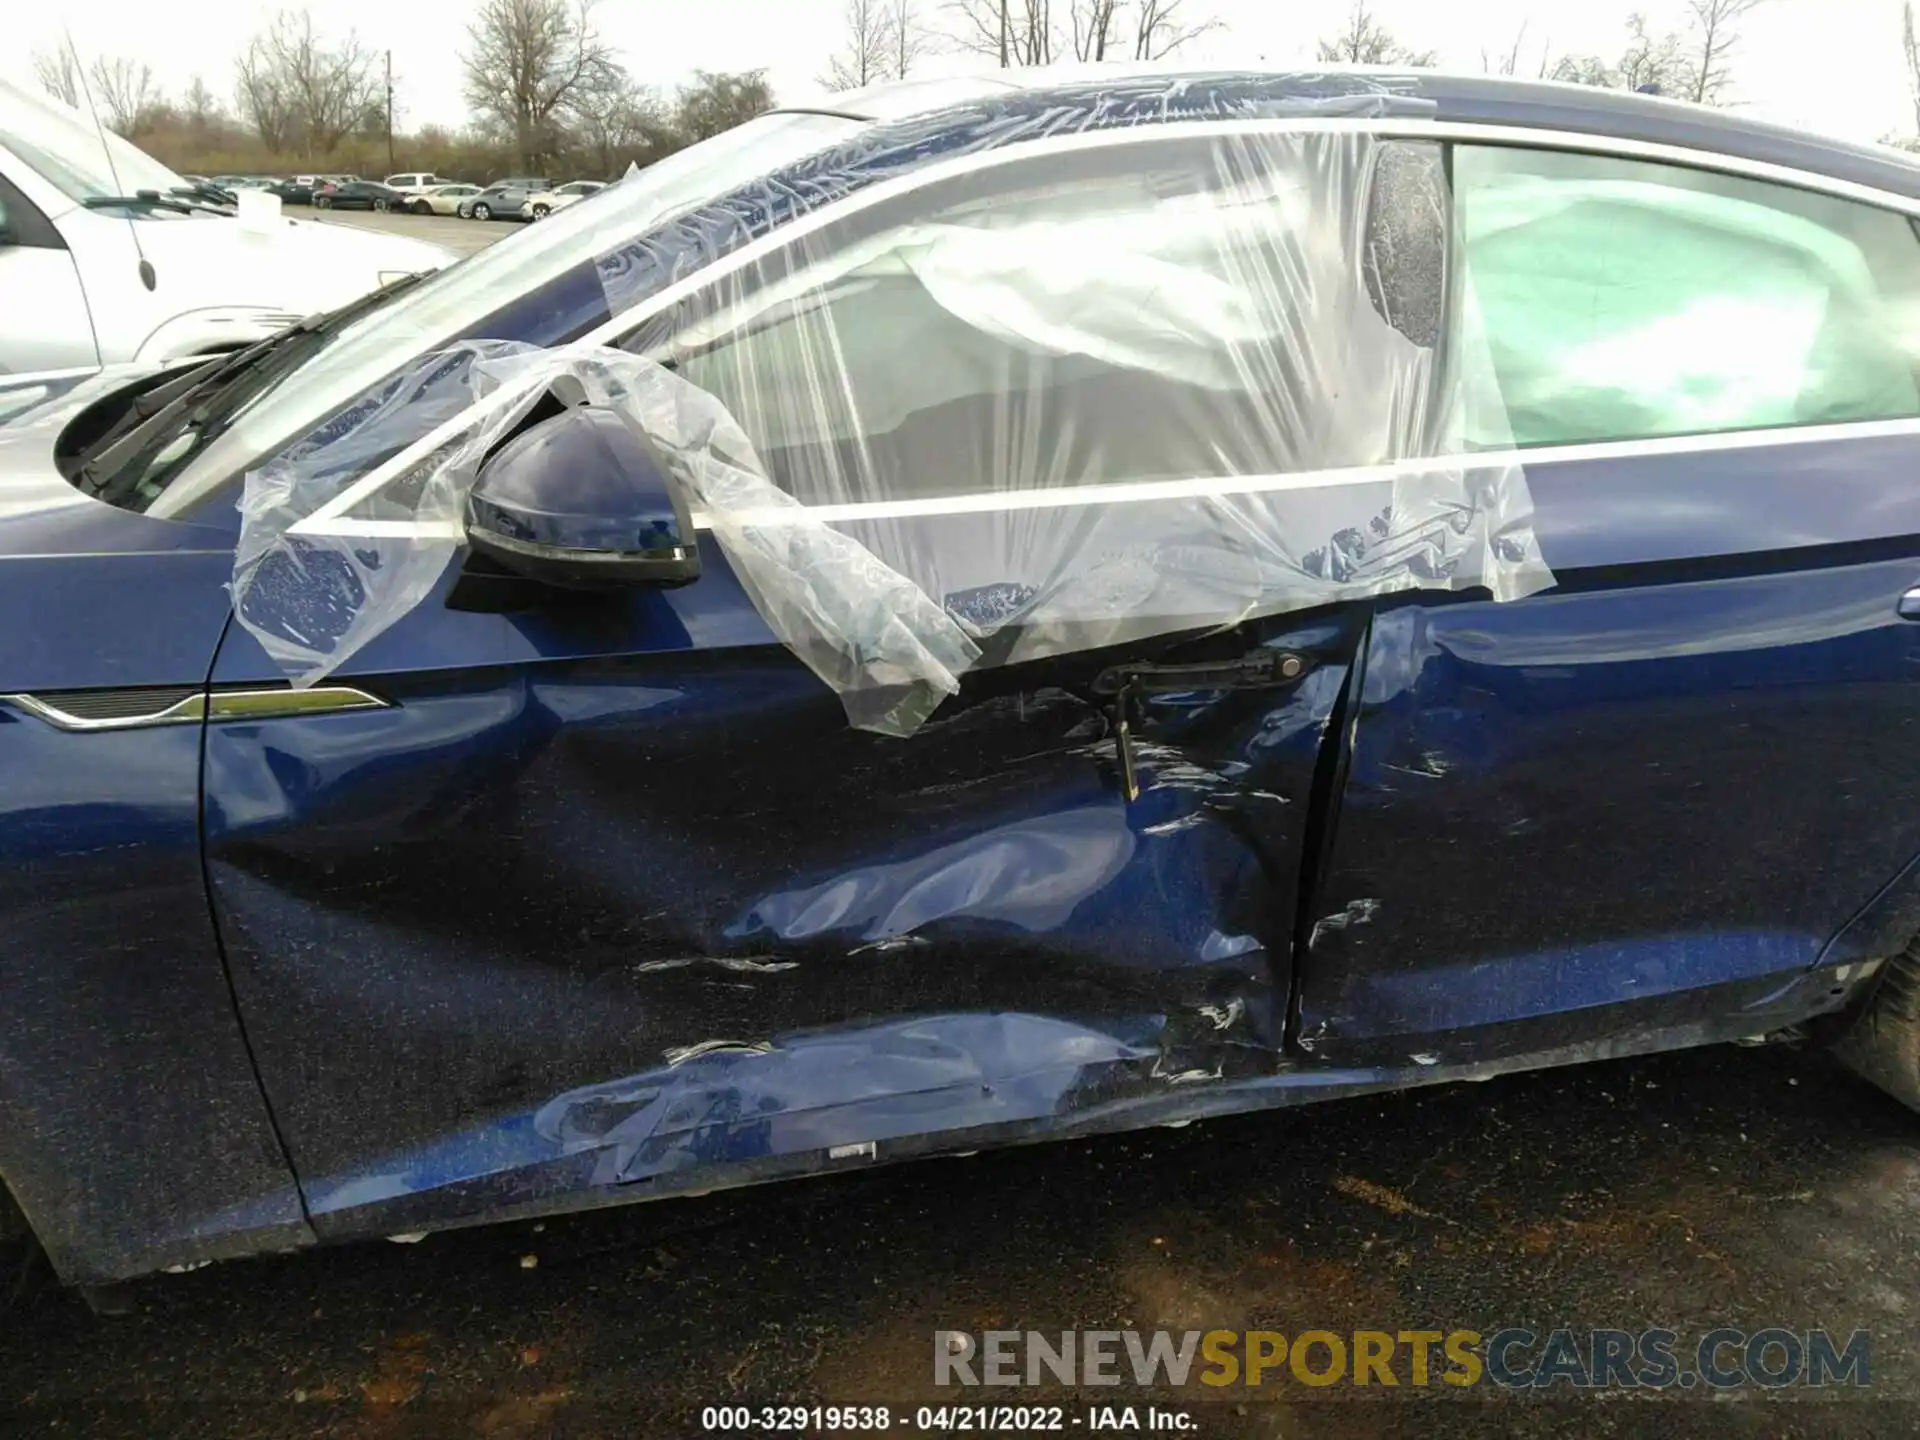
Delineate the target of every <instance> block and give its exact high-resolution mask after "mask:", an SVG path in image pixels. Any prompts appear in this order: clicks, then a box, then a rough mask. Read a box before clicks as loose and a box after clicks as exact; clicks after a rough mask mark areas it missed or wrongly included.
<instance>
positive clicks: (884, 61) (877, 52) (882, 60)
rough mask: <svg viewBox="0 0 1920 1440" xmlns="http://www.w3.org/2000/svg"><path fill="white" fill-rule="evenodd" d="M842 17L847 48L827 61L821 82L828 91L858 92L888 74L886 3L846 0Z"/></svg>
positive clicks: (889, 39)
mask: <svg viewBox="0 0 1920 1440" xmlns="http://www.w3.org/2000/svg"><path fill="white" fill-rule="evenodd" d="M842 18H843V20H844V22H845V24H846V27H847V43H846V48H845V49H843V50H841V51H840V53H839V54H837V55H835V56H834V57H833V58H832V59H831V60H829V61H828V62H827V73H826V76H825V78H824V79H823V80H822V82H821V83H822V84H824V85H825V86H826V87H827V88H828V89H829V90H859V89H863V88H865V87H866V86H868V85H871V84H873V83H874V81H876V80H878V79H879V78H880V77H881V76H883V75H885V74H887V73H888V61H889V59H890V58H891V55H892V51H893V39H892V36H891V35H890V34H889V33H888V28H889V25H890V23H891V20H892V16H891V14H890V12H889V9H888V6H887V3H886V0H847V8H846V10H845V11H844V12H843V15H842Z"/></svg>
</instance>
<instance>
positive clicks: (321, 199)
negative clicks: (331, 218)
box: [313, 195, 333, 210]
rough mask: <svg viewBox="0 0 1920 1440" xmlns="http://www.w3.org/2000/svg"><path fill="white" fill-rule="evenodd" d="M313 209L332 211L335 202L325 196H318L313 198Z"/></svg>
mask: <svg viewBox="0 0 1920 1440" xmlns="http://www.w3.org/2000/svg"><path fill="white" fill-rule="evenodd" d="M313 208H314V209H316V210H331V209H332V208H333V201H331V200H329V199H328V198H327V197H326V196H325V195H316V196H314V197H313Z"/></svg>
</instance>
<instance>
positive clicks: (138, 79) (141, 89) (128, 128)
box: [87, 55, 164, 135]
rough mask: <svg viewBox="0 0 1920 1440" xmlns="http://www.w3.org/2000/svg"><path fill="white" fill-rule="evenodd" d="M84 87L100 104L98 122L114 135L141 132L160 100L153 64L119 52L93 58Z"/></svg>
mask: <svg viewBox="0 0 1920 1440" xmlns="http://www.w3.org/2000/svg"><path fill="white" fill-rule="evenodd" d="M87 88H88V89H89V90H90V91H91V92H92V95H93V101H94V103H95V104H96V105H98V106H99V107H100V119H101V121H102V123H104V124H105V125H106V127H107V128H108V129H109V130H111V131H113V132H114V133H115V134H116V135H138V134H141V133H142V132H143V131H145V130H146V129H147V127H148V126H149V125H150V124H151V123H152V122H153V118H154V116H155V114H156V113H157V112H158V111H159V109H160V107H161V105H162V104H163V103H164V101H163V100H162V97H161V94H160V87H159V86H158V85H156V84H154V81H153V67H152V66H151V65H148V64H146V63H145V62H143V61H139V60H129V59H127V58H126V57H125V56H120V55H114V56H108V55H102V56H100V57H98V58H97V59H95V61H94V62H93V64H91V65H89V66H88V67H87Z"/></svg>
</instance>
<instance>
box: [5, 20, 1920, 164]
mask: <svg viewBox="0 0 1920 1440" xmlns="http://www.w3.org/2000/svg"><path fill="white" fill-rule="evenodd" d="M1187 3H1188V7H1189V9H1190V10H1191V11H1193V12H1195V13H1204V14H1210V15H1214V16H1217V17H1218V18H1219V19H1220V20H1221V21H1222V22H1223V28H1222V29H1221V30H1219V31H1218V32H1216V33H1214V34H1212V35H1208V36H1206V37H1204V38H1203V39H1201V40H1200V41H1197V42H1195V43H1194V44H1192V45H1190V46H1189V47H1188V48H1187V49H1186V50H1184V51H1183V52H1181V53H1182V55H1183V56H1184V57H1185V58H1187V59H1189V60H1191V61H1193V62H1195V63H1235V62H1265V63H1269V64H1284V63H1287V62H1290V61H1296V60H1304V59H1307V58H1310V57H1311V55H1312V53H1313V42H1314V40H1315V39H1316V38H1317V37H1318V36H1320V35H1323V34H1327V33H1329V32H1331V31H1333V30H1335V29H1337V28H1338V25H1339V22H1340V19H1341V17H1342V15H1343V13H1344V12H1345V11H1346V9H1347V7H1348V3H1349V0H1187ZM1372 3H1373V7H1374V10H1375V12H1376V14H1377V15H1378V16H1379V17H1380V18H1381V19H1383V20H1384V21H1386V22H1387V23H1388V24H1389V25H1391V26H1392V27H1393V28H1394V29H1395V30H1396V31H1397V32H1398V33H1399V34H1400V35H1401V37H1402V38H1403V39H1404V40H1405V41H1406V42H1407V43H1409V44H1411V45H1413V46H1416V47H1418V48H1423V49H1424V48H1431V49H1434V50H1437V51H1438V52H1439V54H1440V59H1441V63H1442V64H1443V65H1445V66H1446V67H1447V68H1449V69H1466V70H1479V69H1480V68H1481V50H1482V48H1483V47H1485V48H1486V49H1489V50H1497V51H1504V50H1505V49H1506V48H1507V47H1509V46H1510V45H1511V44H1512V42H1513V39H1514V36H1515V34H1516V33H1517V32H1518V31H1519V28H1520V26H1521V25H1522V24H1523V23H1525V24H1526V25H1527V34H1526V47H1527V54H1528V57H1529V64H1530V65H1531V66H1532V67H1537V64H1538V60H1537V54H1538V50H1539V47H1540V46H1541V45H1543V44H1545V45H1550V46H1551V47H1552V50H1553V53H1554V54H1556V55H1558V54H1561V53H1564V52H1567V51H1592V52H1597V53H1600V54H1603V55H1608V56H1612V55H1616V54H1617V53H1618V52H1619V50H1620V48H1621V39H1622V35H1623V25H1624V21H1625V18H1626V16H1627V14H1628V13H1629V12H1630V11H1633V10H1636V9H1637V10H1644V11H1645V12H1647V14H1648V15H1649V17H1650V19H1652V20H1653V21H1654V23H1655V25H1656V27H1658V26H1661V25H1663V24H1672V25H1675V26H1677V25H1678V24H1679V12H1680V9H1681V0H1372ZM844 4H845V0H601V3H600V5H599V7H598V11H597V15H598V22H599V25H600V28H601V30H602V32H603V33H604V34H605V35H606V36H607V38H608V39H610V40H611V41H612V42H613V43H614V44H616V45H617V46H618V47H619V48H620V50H621V52H622V57H623V59H624V60H625V61H626V63H627V65H628V67H629V68H630V69H631V70H632V71H633V72H634V73H635V74H636V75H637V76H639V77H640V78H641V79H642V80H644V81H646V82H648V83H649V84H653V85H657V86H659V87H661V88H662V89H670V88H671V87H672V86H673V84H674V83H675V82H676V81H677V80H679V79H680V78H681V77H683V76H685V75H686V74H687V73H688V72H689V71H692V70H694V69H708V70H749V69H765V70H766V71H767V72H768V73H769V75H770V77H771V78H772V80H773V83H774V87H775V90H776V92H777V93H778V95H779V96H780V98H781V99H782V100H786V101H794V100H802V99H806V98H808V97H810V96H813V95H817V94H818V93H819V91H820V85H819V76H820V75H821V73H822V72H823V71H824V70H825V68H826V63H827V59H828V57H829V56H830V55H831V54H832V53H833V51H834V50H835V49H836V48H837V47H838V46H839V44H840V41H841V32H842V28H843V27H842V22H841V18H840V17H841V12H842V10H843V8H844ZM921 5H922V8H923V10H924V11H925V12H926V13H927V14H928V15H929V16H930V18H932V19H933V20H935V21H936V22H938V21H939V20H940V18H941V17H940V15H939V0H921ZM0 8H3V9H4V10H5V11H6V12H7V13H6V20H5V30H6V34H7V44H6V45H5V47H4V53H0V74H6V75H8V76H9V77H10V78H12V79H15V80H16V81H27V80H30V78H31V58H30V57H31V54H32V53H33V52H34V51H37V50H43V49H50V48H52V47H54V46H57V45H58V44H59V43H60V41H61V37H62V35H63V33H67V32H71V34H72V36H73V40H74V43H75V44H76V45H77V46H78V47H79V49H80V51H81V53H82V55H83V56H86V57H89V58H90V57H91V56H93V55H95V54H98V53H101V52H105V53H108V54H115V55H131V56H136V57H138V58H140V59H143V60H145V61H147V62H148V63H149V64H151V65H152V66H153V69H154V72H155V74H156V75H157V76H158V77H159V78H160V79H161V81H162V82H163V84H165V86H166V87H167V88H168V89H169V90H177V89H179V88H181V87H182V86H184V85H185V84H186V83H187V81H188V80H190V79H191V78H192V77H193V76H194V75H195V74H199V75H201V76H203V77H204V78H205V79H206V81H207V83H208V85H209V86H210V87H211V88H212V89H213V90H214V91H215V92H216V93H218V94H221V95H223V96H224V95H226V94H227V93H228V92H229V91H230V89H231V80H232V74H233V60H234V56H235V54H236V53H237V52H238V51H239V50H240V49H241V48H242V47H243V46H244V45H245V43H246V37H247V36H248V35H249V33H250V32H251V31H252V30H253V29H254V28H255V27H256V26H257V25H259V24H260V23H261V21H262V19H263V17H264V16H265V15H266V14H268V13H269V12H270V9H271V0H268V3H261V0H187V3H179V4H173V3H167V0H157V3H156V0H0ZM311 9H312V11H313V13H314V15H315V17H316V19H318V20H319V21H320V23H321V24H322V26H323V27H325V28H327V29H328V30H330V31H345V30H348V29H351V30H353V31H355V32H356V33H357V34H358V35H359V37H360V38H361V40H362V41H363V42H365V43H367V44H368V45H371V46H373V47H374V48H376V49H391V50H392V52H393V67H394V75H395V87H396V91H397V101H398V107H399V110H400V117H399V118H400V122H401V123H402V124H403V125H415V124H420V123H424V122H428V121H437V122H442V123H458V122H459V121H460V120H461V119H462V118H463V115H464V106H463V105H462V103H461V99H460V59H459V53H460V50H461V48H462V46H463V44H464V42H465V38H466V19H467V16H468V14H469V13H470V11H471V9H472V6H471V4H470V3H469V0H320V3H315V4H313V5H312V6H311ZM1899 17H1900V0H1767V3H1766V4H1765V5H1763V6H1762V7H1761V9H1760V11H1759V12H1757V13H1756V14H1755V15H1754V16H1753V17H1752V18H1751V19H1749V20H1748V21H1747V22H1746V25H1745V29H1744V33H1743V39H1742V43H1741V46H1740V49H1739V51H1738V52H1737V54H1736V56H1735V59H1734V70H1735V75H1736V83H1735V86H1734V91H1733V96H1732V98H1734V99H1736V100H1738V101H1739V102H1740V103H1741V105H1742V107H1743V108H1744V109H1745V110H1747V111H1748V112H1749V113H1752V114H1755V115H1760V116H1763V117H1765V118H1768V119H1772V120H1779V121H1783V122H1785V123H1788V124H1796V125H1803V126H1806V127H1809V128H1812V129H1817V130H1822V131H1826V132H1828V133H1831V134H1837V135H1843V136H1846V137H1849V138H1852V139H1861V140H1871V139H1876V138H1878V137H1880V136H1882V135H1885V134H1888V133H1889V132H1900V133H1912V132H1913V130H1914V129H1915V122H1914V112H1913V103H1912V101H1911V99H1910V98H1909V96H1908V94H1907V89H1906V81H1905V72H1904V69H1903V66H1902V64H1901V58H1900V28H1899V26H1900V18H1899ZM977 63H978V62H970V61H968V60H966V59H964V58H961V57H956V56H936V57H932V58H931V59H930V60H929V61H928V62H927V64H926V65H925V67H924V68H925V69H926V71H927V72H928V73H934V72H936V71H951V70H953V69H956V68H967V67H969V66H970V65H974V64H977Z"/></svg>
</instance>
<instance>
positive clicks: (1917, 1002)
mask: <svg viewBox="0 0 1920 1440" xmlns="http://www.w3.org/2000/svg"><path fill="white" fill-rule="evenodd" d="M1833 1053H1834V1055H1835V1057H1836V1058H1838V1059H1839V1061H1840V1063H1841V1064H1842V1065H1845V1066H1846V1067H1847V1068H1848V1069H1849V1070H1851V1071H1853V1073H1854V1074H1856V1075H1858V1076H1859V1077H1860V1078H1861V1079H1862V1080H1866V1081H1870V1082H1871V1083H1872V1084H1875V1085H1878V1086H1879V1087H1880V1088H1881V1089H1882V1090H1884V1091H1886V1092H1887V1094H1889V1095H1891V1096H1893V1098H1894V1099H1896V1100H1898V1101H1899V1102H1900V1103H1901V1104H1903V1105H1905V1106H1907V1107H1908V1108H1909V1109H1912V1110H1920V939H1916V940H1913V941H1911V942H1909V943H1908V945H1907V948H1906V949H1905V950H1903V951H1901V952H1900V953H1899V954H1898V955H1896V956H1894V957H1893V958H1892V959H1891V960H1889V961H1887V963H1886V967H1885V968H1884V969H1883V970H1882V971H1881V972H1880V983H1879V985H1878V986H1877V987H1876V988H1875V989H1874V992H1873V998H1872V999H1871V1000H1869V1001H1868V1002H1867V1008H1866V1009H1865V1010H1863V1011H1862V1012H1861V1013H1860V1015H1859V1016H1858V1017H1857V1018H1856V1019H1855V1020H1854V1022H1853V1024H1852V1025H1850V1026H1849V1027H1848V1028H1847V1030H1846V1031H1845V1033H1843V1034H1842V1035H1841V1036H1840V1038H1839V1040H1838V1041H1836V1042H1835V1043H1834V1047H1833Z"/></svg>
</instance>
